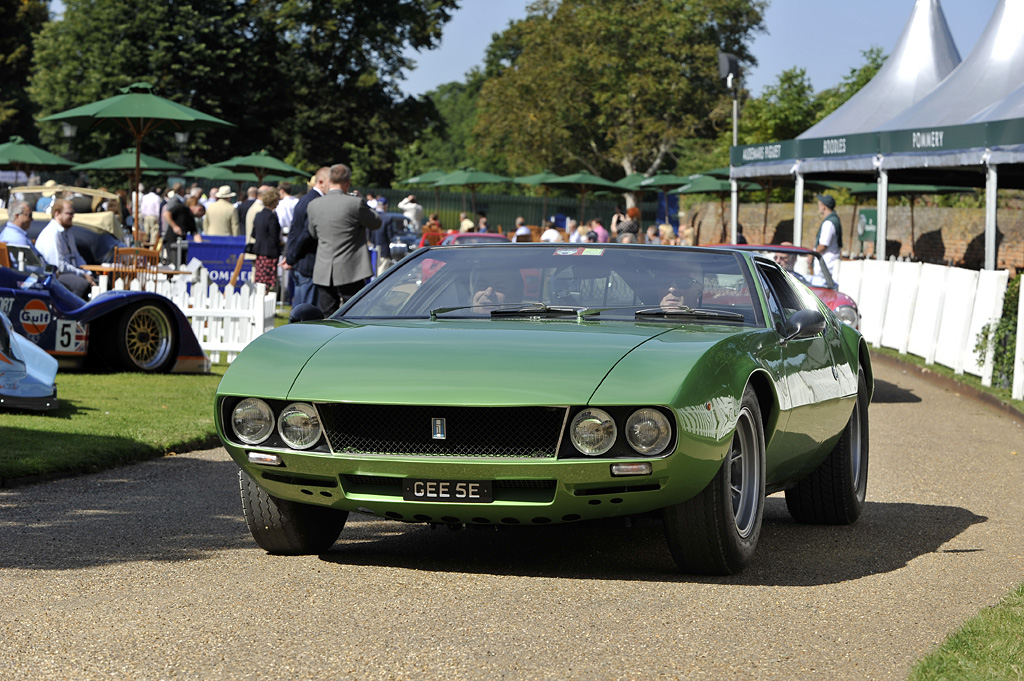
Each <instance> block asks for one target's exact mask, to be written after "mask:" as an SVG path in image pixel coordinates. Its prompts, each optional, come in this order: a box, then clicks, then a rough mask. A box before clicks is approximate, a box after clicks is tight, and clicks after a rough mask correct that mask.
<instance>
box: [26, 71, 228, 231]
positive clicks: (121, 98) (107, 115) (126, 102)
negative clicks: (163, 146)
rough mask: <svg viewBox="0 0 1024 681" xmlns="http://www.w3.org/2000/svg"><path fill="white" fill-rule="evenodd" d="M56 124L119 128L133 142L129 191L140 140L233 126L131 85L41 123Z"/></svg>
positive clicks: (136, 217)
mask: <svg viewBox="0 0 1024 681" xmlns="http://www.w3.org/2000/svg"><path fill="white" fill-rule="evenodd" d="M42 120H43V121H48V122H49V121H53V122H58V123H70V124H72V125H77V126H79V127H94V128H104V127H105V128H111V127H113V128H121V129H122V130H125V131H127V132H128V133H130V134H131V135H132V137H133V138H134V139H135V161H136V162H135V174H134V176H133V178H132V188H133V189H134V188H135V187H138V186H139V181H140V179H141V175H142V168H141V165H142V138H143V137H145V136H146V135H148V134H150V133H152V132H154V131H156V130H158V129H159V128H161V127H163V128H170V129H173V130H180V131H185V130H198V129H205V128H225V127H232V126H233V124H232V123H228V122H227V121H222V120H221V119H219V118H216V117H214V116H210V115H209V114H204V113H202V112H200V111H196V110H195V109H190V108H189V107H187V106H184V105H182V104H178V103H177V102H172V101H171V100H169V99H165V98H164V97H160V96H158V95H155V94H153V86H152V85H150V84H149V83H132V84H131V85H129V86H128V87H123V88H121V94H119V95H114V96H113V97H108V98H107V99H103V100H100V101H98V102H93V103H92V104H85V105H84V106H78V107H75V108H73V109H68V110H67V111H62V112H60V113H55V114H51V115H49V116H46V117H44V118H43V119H42ZM134 194H135V197H136V198H135V205H134V207H133V211H132V215H133V216H134V220H135V222H134V232H135V234H134V236H135V240H136V241H138V240H139V236H140V235H139V201H138V192H134Z"/></svg>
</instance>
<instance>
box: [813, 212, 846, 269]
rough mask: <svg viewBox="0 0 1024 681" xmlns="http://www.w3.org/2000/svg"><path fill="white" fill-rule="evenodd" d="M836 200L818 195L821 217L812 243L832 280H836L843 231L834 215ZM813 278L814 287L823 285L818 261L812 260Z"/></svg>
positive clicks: (836, 216) (837, 217)
mask: <svg viewBox="0 0 1024 681" xmlns="http://www.w3.org/2000/svg"><path fill="white" fill-rule="evenodd" d="M835 209H836V200H835V199H834V198H832V197H831V196H830V195H828V194H819V195H818V214H819V215H821V217H822V220H821V226H820V227H818V237H817V239H815V241H814V250H816V251H818V253H821V257H822V259H824V261H825V267H827V268H828V271H829V274H831V275H832V279H833V280H835V278H836V266H837V265H838V263H839V258H840V254H841V252H842V248H843V229H842V225H841V224H840V223H839V216H838V215H836V211H835ZM813 261H814V278H813V279H812V283H813V284H814V285H816V286H821V285H824V283H825V276H824V275H823V274H822V272H821V265H820V264H819V263H818V259H817V258H814V259H813Z"/></svg>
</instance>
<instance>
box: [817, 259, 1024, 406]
mask: <svg viewBox="0 0 1024 681" xmlns="http://www.w3.org/2000/svg"><path fill="white" fill-rule="evenodd" d="M837 278H838V281H839V290H840V291H842V292H843V293H846V294H848V295H849V296H851V297H852V298H853V299H854V300H856V301H857V306H858V307H859V308H860V315H861V321H860V330H861V333H863V334H864V338H865V339H866V340H867V341H868V342H869V343H871V344H872V345H874V346H875V347H886V348H892V349H894V350H898V351H899V352H900V353H902V354H907V353H910V354H912V355H917V356H918V357H921V358H923V359H924V360H925V362H926V363H928V364H941V365H943V366H946V367H949V368H951V369H953V370H954V371H955V372H956V373H958V374H962V373H969V374H973V375H975V376H979V377H981V381H982V384H983V385H986V386H990V385H992V353H991V351H989V353H988V355H987V356H986V357H985V361H984V363H983V364H982V365H981V366H978V363H977V355H976V354H975V352H974V347H975V345H976V343H977V339H978V334H979V333H980V332H981V329H982V327H983V326H985V324H993V325H994V324H995V323H996V322H998V321H999V319H1000V318H1001V316H1002V312H1003V299H1004V297H1005V296H1006V285H1007V282H1008V281H1009V272H1007V271H1006V270H982V271H980V272H979V271H976V270H967V269H962V268H958V267H946V266H943V265H930V264H925V263H911V262H899V261H891V260H890V261H886V262H879V261H878V260H847V261H843V263H842V264H841V265H840V269H839V273H838V277H837ZM1017 318H1018V319H1024V296H1021V305H1020V308H1019V309H1018V312H1017ZM1017 326H1018V328H1017V342H1016V352H1015V360H1014V372H1013V387H1012V394H1013V399H1016V400H1020V399H1024V324H1020V323H1018V325H1017Z"/></svg>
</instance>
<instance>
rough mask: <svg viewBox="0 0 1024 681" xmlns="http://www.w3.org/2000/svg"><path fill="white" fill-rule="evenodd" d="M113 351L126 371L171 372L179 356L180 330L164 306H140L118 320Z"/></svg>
mask: <svg viewBox="0 0 1024 681" xmlns="http://www.w3.org/2000/svg"><path fill="white" fill-rule="evenodd" d="M116 334H117V335H116V336H115V337H114V347H113V351H114V352H115V353H116V354H117V360H118V362H117V364H118V366H119V367H121V368H123V369H125V370H126V371H144V372H147V373H159V372H166V371H170V369H171V367H172V366H174V360H175V358H176V356H177V354H178V327H177V325H176V324H175V323H174V320H173V319H172V318H171V315H170V313H168V312H167V310H166V309H165V308H164V307H162V306H161V305H157V304H153V303H138V304H136V305H133V306H132V307H129V308H128V309H127V310H125V311H124V312H123V313H122V314H121V317H120V318H119V319H118V320H117V331H116Z"/></svg>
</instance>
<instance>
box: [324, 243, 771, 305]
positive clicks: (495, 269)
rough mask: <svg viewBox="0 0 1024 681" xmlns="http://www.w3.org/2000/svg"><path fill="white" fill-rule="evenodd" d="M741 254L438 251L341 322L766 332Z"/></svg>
mask: <svg viewBox="0 0 1024 681" xmlns="http://www.w3.org/2000/svg"><path fill="white" fill-rule="evenodd" d="M757 300H758V298H757V295H756V293H754V292H753V285H752V280H751V278H750V275H749V270H748V268H747V266H746V263H745V260H744V259H743V257H742V256H741V255H740V254H738V253H735V252H722V251H712V250H709V249H685V248H662V247H657V246H647V245H644V246H622V245H597V244H595V245H593V246H575V245H572V246H566V245H558V244H517V245H510V244H505V245H478V246H454V247H449V248H432V249H430V250H423V251H420V252H418V253H414V254H413V255H410V256H408V257H407V258H406V259H404V260H403V261H401V262H400V263H399V264H398V265H397V266H396V267H394V268H393V269H392V270H391V271H389V272H388V273H387V275H386V276H384V277H382V278H381V279H378V280H376V281H375V282H374V283H373V284H372V285H371V286H370V287H368V288H367V289H366V290H364V292H363V293H362V294H361V295H360V296H359V297H357V298H356V299H354V300H353V301H352V303H351V304H350V305H349V306H348V307H346V308H344V309H343V310H342V311H340V312H339V313H338V314H337V315H336V318H341V319H354V318H376V319H389V318H393V319H410V318H433V319H452V318H466V317H477V318H480V317H483V318H491V319H494V318H502V319H515V318H524V319H538V318H541V319H558V318H568V319H573V320H582V319H600V320H609V319H612V320H630V321H633V320H640V321H644V322H654V323H665V322H668V323H686V322H688V321H700V322H703V323H728V324H760V318H761V315H760V303H757V302H755V301H757Z"/></svg>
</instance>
